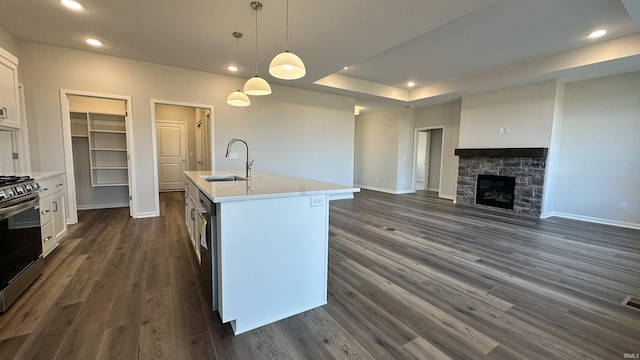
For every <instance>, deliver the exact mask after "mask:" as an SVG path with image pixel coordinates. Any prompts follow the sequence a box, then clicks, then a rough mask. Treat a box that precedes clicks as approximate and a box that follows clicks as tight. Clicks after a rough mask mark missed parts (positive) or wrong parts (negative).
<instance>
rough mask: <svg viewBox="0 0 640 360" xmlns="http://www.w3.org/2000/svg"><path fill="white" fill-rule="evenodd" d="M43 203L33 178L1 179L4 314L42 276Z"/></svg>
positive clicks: (0, 274) (0, 258)
mask: <svg viewBox="0 0 640 360" xmlns="http://www.w3.org/2000/svg"><path fill="white" fill-rule="evenodd" d="M39 203H40V195H39V194H38V185H37V184H36V183H35V181H34V180H33V179H31V178H29V177H18V176H0V312H5V311H6V310H7V309H8V308H9V306H11V304H12V303H13V302H14V301H15V300H16V299H18V297H19V296H20V295H21V294H22V293H23V292H24V291H25V290H26V289H27V288H29V286H30V285H31V284H32V283H33V281H35V279H36V278H37V277H38V276H40V274H42V270H43V268H44V264H43V260H42V241H41V232H40V210H39V209H40V206H39Z"/></svg>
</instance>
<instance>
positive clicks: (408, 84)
mask: <svg viewBox="0 0 640 360" xmlns="http://www.w3.org/2000/svg"><path fill="white" fill-rule="evenodd" d="M407 86H408V87H414V86H416V83H414V82H413V81H409V82H408V83H407Z"/></svg>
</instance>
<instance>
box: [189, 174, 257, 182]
mask: <svg viewBox="0 0 640 360" xmlns="http://www.w3.org/2000/svg"><path fill="white" fill-rule="evenodd" d="M200 178H201V179H202V180H205V181H208V182H217V181H246V180H247V179H246V178H243V177H242V176H238V175H205V176H200Z"/></svg>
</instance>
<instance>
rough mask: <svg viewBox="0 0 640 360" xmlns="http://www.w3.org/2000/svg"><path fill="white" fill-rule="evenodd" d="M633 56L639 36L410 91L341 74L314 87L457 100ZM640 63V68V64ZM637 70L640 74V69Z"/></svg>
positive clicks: (415, 98)
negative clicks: (481, 92) (469, 95)
mask: <svg viewBox="0 0 640 360" xmlns="http://www.w3.org/2000/svg"><path fill="white" fill-rule="evenodd" d="M634 56H636V57H640V34H634V35H629V36H624V37H621V38H618V39H613V40H609V41H604V42H600V43H597V44H593V45H589V46H584V47H581V48H578V49H574V50H570V51H567V52H564V53H560V54H556V55H550V56H545V57H542V58H539V59H535V60H530V61H527V62H523V63H519V64H515V65H510V66H505V67H501V68H498V69H494V70H490V71H485V72H482V73H479V74H473V75H469V76H466V77H462V78H458V79H452V80H447V81H443V82H440V83H436V84H431V85H429V86H423V87H420V88H417V89H411V90H407V89H402V88H398V87H393V86H389V85H384V84H380V83H376V82H372V81H367V80H362V79H357V78H354V77H349V76H345V75H340V74H332V75H329V76H326V77H324V78H322V79H320V80H318V81H316V82H315V84H317V85H322V86H327V87H332V88H336V89H341V90H345V91H352V92H356V93H361V94H368V95H373V96H378V97H382V98H386V99H392V100H400V101H404V102H413V101H420V100H427V99H437V98H443V97H444V98H455V97H459V96H462V95H464V94H469V93H473V92H475V91H485V90H490V89H496V88H501V87H508V86H514V85H518V84H523V83H526V82H532V81H542V80H547V79H552V78H555V77H556V76H559V74H560V73H561V72H563V71H568V70H572V69H577V68H583V67H586V66H590V65H595V64H601V63H604V62H610V61H614V60H619V59H625V58H628V57H634ZM638 63H639V64H640V61H639V62H638ZM638 69H639V70H640V65H639V66H638Z"/></svg>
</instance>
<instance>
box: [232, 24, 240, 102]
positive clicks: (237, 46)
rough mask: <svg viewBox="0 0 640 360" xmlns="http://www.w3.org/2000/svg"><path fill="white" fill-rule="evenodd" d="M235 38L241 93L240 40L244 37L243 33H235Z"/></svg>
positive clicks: (237, 76)
mask: <svg viewBox="0 0 640 360" xmlns="http://www.w3.org/2000/svg"><path fill="white" fill-rule="evenodd" d="M233 37H234V38H236V67H237V68H238V70H236V79H237V80H236V83H237V84H236V85H237V86H238V91H240V63H239V62H240V50H239V49H240V38H241V37H242V33H241V32H237V31H236V32H234V33H233Z"/></svg>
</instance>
